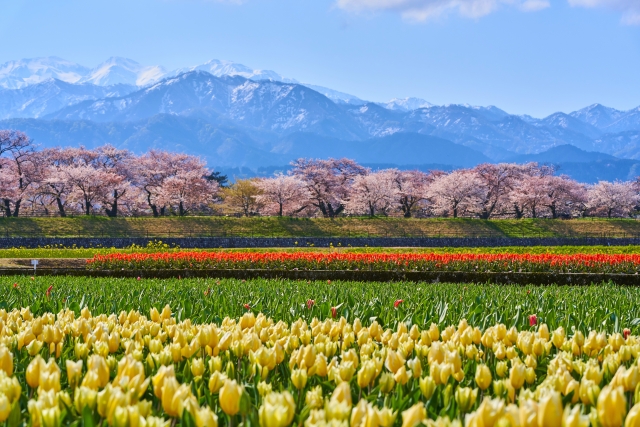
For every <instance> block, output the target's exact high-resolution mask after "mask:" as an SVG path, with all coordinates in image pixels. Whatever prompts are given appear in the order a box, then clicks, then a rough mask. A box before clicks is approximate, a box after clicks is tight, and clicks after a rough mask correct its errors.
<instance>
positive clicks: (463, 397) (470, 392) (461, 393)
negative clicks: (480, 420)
mask: <svg viewBox="0 0 640 427" xmlns="http://www.w3.org/2000/svg"><path fill="white" fill-rule="evenodd" d="M477 397H478V390H477V389H475V388H474V389H472V388H470V387H458V388H457V389H456V392H455V399H456V403H457V404H458V407H459V408H460V412H462V413H467V412H469V411H470V410H471V408H472V407H473V405H475V404H476V399H477Z"/></svg>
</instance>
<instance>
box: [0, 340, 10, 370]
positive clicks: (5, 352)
mask: <svg viewBox="0 0 640 427" xmlns="http://www.w3.org/2000/svg"><path fill="white" fill-rule="evenodd" d="M0 371H4V372H5V373H6V374H7V375H8V376H11V375H13V354H11V352H10V351H9V349H8V348H7V347H5V346H4V345H3V344H0Z"/></svg>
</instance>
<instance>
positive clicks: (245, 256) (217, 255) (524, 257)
mask: <svg viewBox="0 0 640 427" xmlns="http://www.w3.org/2000/svg"><path fill="white" fill-rule="evenodd" d="M88 266H89V268H93V269H105V270H114V269H115V270H121V269H136V270H144V269H233V270H245V269H273V270H352V271H354V270H376V271H465V272H514V271H515V272H550V273H578V272H581V273H583V272H587V273H623V274H638V273H639V272H640V254H570V255H569V254H528V253H501V254H478V253H445V254H439V253H395V254H389V253H340V252H292V253H286V252H270V253H264V252H262V253H258V252H203V251H192V252H171V253H166V252H156V253H115V254H107V255H95V256H94V257H93V258H91V259H89V260H88Z"/></svg>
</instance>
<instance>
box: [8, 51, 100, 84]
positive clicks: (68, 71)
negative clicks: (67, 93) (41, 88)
mask: <svg viewBox="0 0 640 427" xmlns="http://www.w3.org/2000/svg"><path fill="white" fill-rule="evenodd" d="M88 72H89V69H88V68H87V67H83V66H82V65H78V64H75V63H73V62H69V61H65V60H64V59H60V58H56V57H53V56H52V57H49V58H34V59H21V60H19V61H9V62H6V63H4V64H2V65H0V87H2V88H5V89H19V88H23V87H25V86H28V85H32V84H36V83H42V82H44V81H46V80H49V79H58V80H62V81H64V82H67V83H78V82H79V81H80V79H82V78H83V77H84V76H85V75H86V74H87V73H88Z"/></svg>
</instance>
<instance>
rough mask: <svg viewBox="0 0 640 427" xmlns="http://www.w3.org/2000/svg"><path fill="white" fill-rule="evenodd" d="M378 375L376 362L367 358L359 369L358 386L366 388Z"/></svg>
mask: <svg viewBox="0 0 640 427" xmlns="http://www.w3.org/2000/svg"><path fill="white" fill-rule="evenodd" d="M375 375H376V363H375V362H374V361H373V360H367V361H366V362H364V363H363V364H362V366H361V367H360V370H359V371H358V378H357V380H358V386H360V388H366V387H368V386H369V385H370V384H371V381H373V379H374V378H375Z"/></svg>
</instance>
